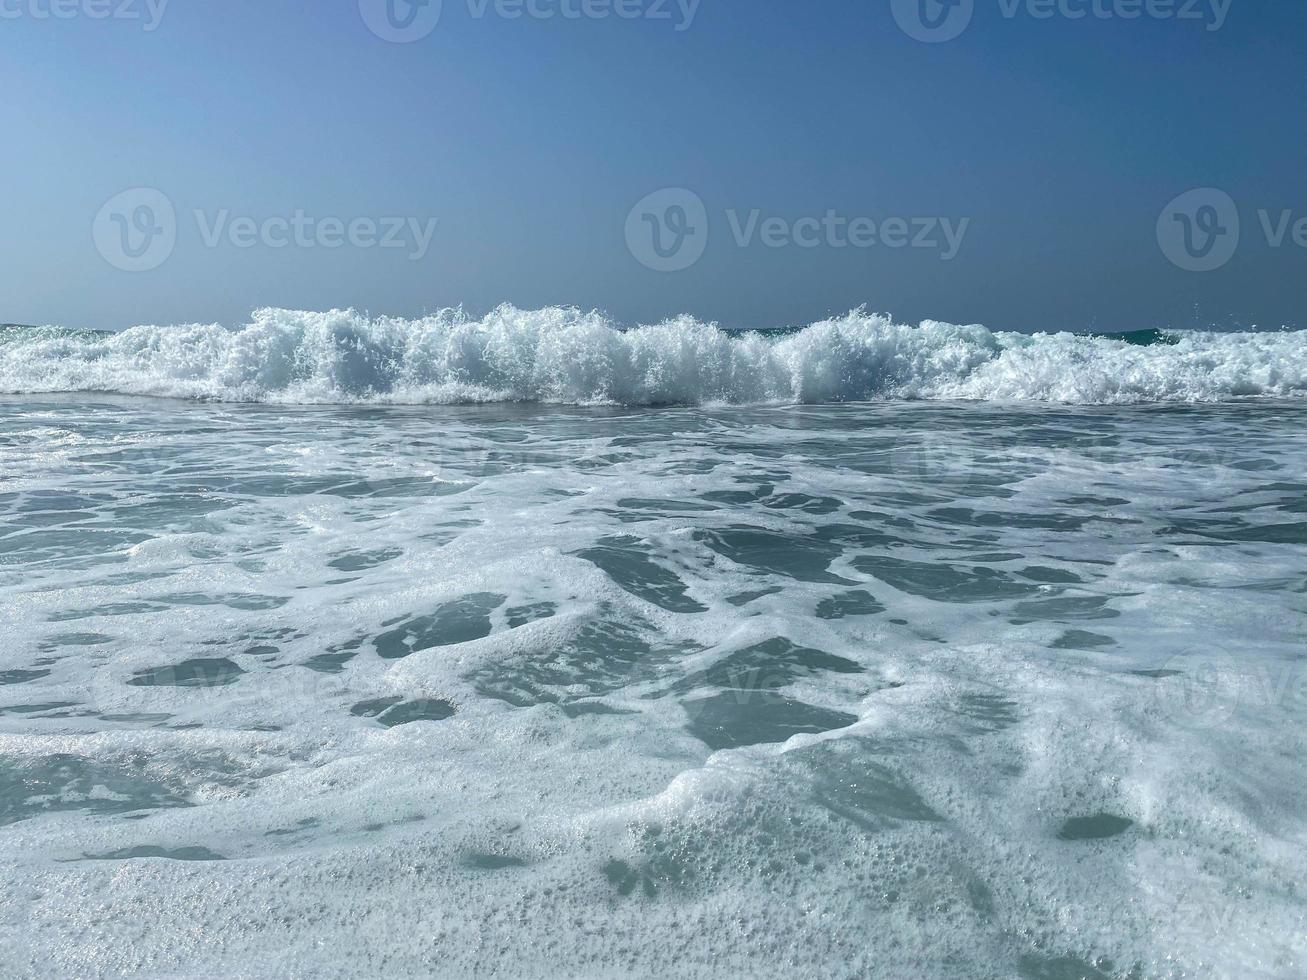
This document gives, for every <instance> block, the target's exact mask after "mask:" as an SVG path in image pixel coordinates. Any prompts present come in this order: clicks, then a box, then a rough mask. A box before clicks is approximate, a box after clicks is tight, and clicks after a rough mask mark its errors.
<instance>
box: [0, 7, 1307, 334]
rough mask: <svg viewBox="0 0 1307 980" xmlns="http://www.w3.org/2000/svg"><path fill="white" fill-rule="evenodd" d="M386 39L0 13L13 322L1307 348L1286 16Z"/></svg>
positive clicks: (1252, 13)
mask: <svg viewBox="0 0 1307 980" xmlns="http://www.w3.org/2000/svg"><path fill="white" fill-rule="evenodd" d="M386 2H387V0H221V2H214V0H207V2H201V0H170V2H167V3H166V4H165V5H164V6H163V8H162V10H160V9H159V4H160V3H161V0H149V2H147V0H0V44H2V45H3V57H0V86H2V89H0V90H2V91H3V93H4V95H3V98H0V133H3V136H4V139H3V143H2V144H0V147H2V149H0V161H3V162H2V163H0V175H2V176H3V192H2V194H0V227H2V228H3V237H2V239H0V321H14V322H26V323H59V324H64V325H69V326H86V327H98V328H116V327H123V326H128V325H131V324H134V323H171V322H195V321H199V322H214V321H217V322H222V323H228V324H240V323H243V322H245V320H246V318H247V316H248V314H249V312H250V311H251V310H252V309H254V308H256V307H260V306H285V307H295V308H305V309H326V308H331V307H347V306H352V307H355V308H357V309H360V310H367V311H370V312H372V313H389V314H399V315H406V316H407V315H415V314H420V313H422V312H424V311H431V310H435V309H438V308H441V307H445V306H453V305H459V304H463V305H464V306H465V307H466V308H467V309H468V310H469V311H471V312H476V313H480V312H484V311H485V310H487V309H489V308H491V307H493V306H495V305H497V304H499V303H501V302H511V303H514V304H516V305H518V306H521V307H538V306H544V305H549V304H563V305H575V306H580V307H583V308H586V309H590V308H598V309H601V310H605V311H607V312H608V313H609V314H611V315H612V316H613V317H614V318H615V319H617V320H619V321H621V322H624V323H632V322H649V321H656V320H659V319H662V318H664V317H667V316H672V315H676V314H679V313H690V314H694V315H696V316H698V317H701V318H704V319H709V320H715V321H718V322H720V323H721V324H722V325H723V326H728V327H753V326H757V327H768V326H779V325H785V324H798V323H807V322H810V321H812V320H816V319H820V318H823V317H825V316H827V315H829V314H832V313H835V314H838V313H843V312H846V311H848V310H849V309H851V308H853V307H857V306H861V305H864V304H865V305H866V306H868V307H869V308H870V309H872V310H874V311H881V312H889V313H891V314H893V315H894V316H895V317H897V318H900V319H904V320H908V321H912V322H915V321H916V320H919V319H922V318H933V319H941V320H951V321H956V322H964V323H972V322H981V323H985V324H987V325H989V326H990V327H992V328H995V329H1017V330H1040V329H1064V328H1066V329H1090V328H1096V329H1133V328H1139V327H1148V326H1182V327H1188V326H1208V325H1212V324H1217V325H1220V326H1222V327H1229V326H1247V325H1252V324H1257V325H1260V326H1262V327H1278V326H1281V325H1284V324H1289V325H1296V326H1303V327H1307V316H1304V300H1305V299H1307V286H1305V285H1304V284H1305V283H1307V247H1304V246H1307V225H1304V226H1302V229H1301V230H1302V231H1303V232H1304V234H1303V235H1301V236H1300V242H1301V243H1296V242H1295V240H1294V238H1295V236H1294V231H1293V224H1292V222H1293V221H1297V220H1300V219H1304V218H1307V153H1305V151H1307V71H1305V70H1304V63H1305V62H1307V57H1305V56H1307V4H1304V3H1301V2H1298V0H1291V2H1290V0H1197V2H1195V0H953V2H954V3H959V4H960V5H959V6H957V7H955V8H950V7H947V6H941V4H940V3H939V0H905V2H902V3H900V2H899V0H893V2H891V0H788V2H781V0H700V2H698V3H697V5H693V0H667V2H666V3H664V2H663V0H532V3H533V5H534V15H533V14H532V13H530V12H528V11H526V9H525V8H524V7H523V6H522V5H521V4H519V3H515V2H513V0H498V2H494V0H491V2H488V3H487V2H486V0H444V2H443V5H440V7H439V14H440V16H439V20H438V22H434V21H432V20H431V19H430V18H431V17H432V15H433V13H434V11H435V8H434V7H432V6H427V7H410V6H409V5H408V3H407V0H389V2H390V3H391V4H392V6H391V8H389V9H388V10H387V9H386ZM52 4H53V6H54V8H57V11H58V12H59V13H61V14H62V16H58V17H56V16H54V15H53V13H54V12H55V11H53V10H52ZM360 4H362V8H363V9H361V8H360ZM968 4H973V5H974V6H973V7H972V9H968ZM691 6H693V9H690V8H691ZM517 11H521V16H517V17H513V16H511V15H512V14H513V13H514V12H517ZM619 11H620V12H621V13H622V14H625V15H626V16H618V12H619ZM105 12H108V13H110V14H113V15H114V16H109V17H100V16H97V15H98V14H101V13H105ZM605 12H606V13H607V16H599V14H601V13H605ZM1050 12H1051V13H1050ZM550 13H553V14H554V16H552V17H545V16H543V15H545V14H550ZM1078 13H1084V14H1085V16H1082V17H1077V16H1075V15H1076V14H1078ZM364 14H366V15H367V16H366V17H365V16H364ZM564 14H568V15H572V14H577V15H579V16H564ZM132 15H135V16H132ZM896 15H897V16H896ZM1132 15H1135V16H1132ZM923 16H924V18H925V19H924V20H923V19H921V18H922V17H923ZM913 17H916V18H917V20H916V21H913V20H912V18H913ZM968 17H969V20H968V19H967V18H968ZM424 18H425V19H424ZM949 18H954V19H953V20H949ZM369 21H370V22H371V23H372V24H373V25H374V26H377V25H379V29H378V30H377V31H374V30H372V29H370V28H369V26H368V23H369ZM901 22H902V23H906V24H907V25H908V29H906V30H905V29H904V27H902V26H900V23H901ZM935 23H939V24H941V25H942V26H941V27H938V28H935V29H934V34H933V35H930V36H932V37H934V38H936V39H937V38H938V37H940V36H941V32H943V33H953V32H955V31H958V32H959V33H958V34H957V36H956V37H954V38H953V39H951V40H947V41H932V42H925V41H922V40H918V39H916V38H914V37H913V36H912V34H913V33H922V32H926V33H927V34H929V32H930V30H931V27H930V25H932V24H935ZM914 24H915V25H916V27H915V28H914V26H913V25H914ZM1214 28H1215V29H1214ZM428 31H429V32H428ZM405 32H407V33H408V35H410V36H411V35H412V34H413V33H414V32H418V33H422V34H423V36H421V37H420V38H417V39H415V40H410V41H409V42H408V43H394V42H392V41H389V40H386V39H384V38H383V37H382V36H379V34H380V35H385V34H397V35H400V36H403V35H405ZM1209 187H1210V188H1215V189H1218V190H1219V191H1222V192H1224V193H1225V194H1228V195H1229V198H1228V200H1230V201H1232V202H1234V203H1233V206H1234V207H1235V208H1237V212H1236V214H1237V219H1238V221H1239V224H1240V237H1239V240H1238V247H1237V248H1235V249H1233V252H1232V254H1230V255H1228V256H1226V255H1219V254H1218V257H1217V260H1218V261H1219V262H1220V265H1219V267H1218V268H1215V269H1211V270H1209V271H1198V272H1195V271H1189V270H1186V269H1184V268H1181V267H1180V265H1181V264H1183V261H1182V262H1180V263H1177V262H1175V261H1172V260H1170V259H1168V256H1167V251H1166V248H1164V247H1163V245H1162V244H1159V234H1158V228H1159V226H1160V225H1163V224H1164V225H1166V226H1167V227H1169V228H1171V229H1172V230H1173V231H1176V230H1177V229H1182V227H1183V226H1182V224H1181V222H1182V221H1187V220H1190V219H1188V218H1184V217H1183V216H1181V215H1168V214H1165V209H1166V207H1167V205H1168V202H1171V201H1173V200H1174V199H1175V198H1177V197H1178V196H1179V195H1181V194H1183V193H1185V192H1187V191H1190V190H1192V189H1195V188H1209ZM134 188H149V189H152V190H153V191H155V192H157V193H158V195H162V197H163V198H164V199H166V201H167V202H168V204H170V205H171V206H172V208H173V209H174V213H175V219H174V220H173V221H172V222H171V226H170V227H169V228H168V229H166V230H167V231H168V232H170V235H169V234H160V233H162V232H164V231H165V229H164V228H163V226H162V225H160V224H159V221H160V220H164V219H166V218H167V216H166V215H163V216H162V217H161V216H160V215H159V214H156V213H155V212H154V211H150V212H146V213H141V212H140V211H139V205H140V200H141V199H140V198H139V196H138V197H135V198H133V197H130V196H129V197H127V198H124V199H120V200H119V202H118V203H117V204H112V203H111V202H112V200H113V199H114V198H115V197H116V196H118V195H120V194H121V192H124V191H128V190H130V189H134ZM663 188H683V189H686V190H688V191H691V192H693V196H692V197H690V198H686V197H684V195H681V196H679V197H671V198H669V197H666V196H664V197H662V198H654V199H652V200H653V201H654V203H653V204H652V205H650V206H649V209H645V210H644V211H640V210H637V213H635V214H634V215H632V214H631V212H632V208H633V207H634V206H635V205H636V204H637V202H639V201H641V200H642V199H643V198H645V197H646V196H647V195H649V194H651V193H653V192H656V191H659V190H660V189H663ZM158 200H159V198H158V197H151V198H148V199H147V203H148V202H157V201H158ZM684 200H689V201H691V202H693V201H700V202H702V206H703V213H702V214H699V213H697V212H695V211H694V210H693V208H692V207H691V208H690V209H689V210H688V211H687V210H684V209H678V207H677V205H678V203H679V202H681V201H684ZM1225 200H1227V199H1225V198H1220V199H1218V201H1217V206H1216V207H1215V208H1207V209H1205V210H1204V209H1203V208H1202V207H1197V208H1196V209H1195V210H1194V211H1193V214H1192V215H1191V218H1192V219H1193V220H1195V221H1197V222H1198V224H1197V226H1196V227H1197V228H1198V232H1197V233H1198V234H1200V235H1201V234H1211V233H1212V230H1213V229H1215V230H1216V231H1219V232H1228V231H1229V228H1228V226H1227V225H1226V223H1225V219H1226V218H1227V217H1228V211H1225V210H1223V206H1222V205H1221V203H1220V202H1221V201H1225ZM124 202H125V203H124ZM1201 203H1202V202H1201V200H1200V202H1199V204H1200V205H1201ZM106 204H110V206H109V207H108V210H107V211H106V209H105V206H106ZM197 211H198V212H200V213H199V215H198V216H197V214H196V212H197ZM1259 211H1265V212H1266V214H1267V218H1266V220H1264V219H1263V218H1262V216H1260V215H1259V213H1258V212H1259ZM1285 212H1288V216H1289V218H1290V222H1289V223H1287V224H1286V223H1285V222H1284V218H1285ZM297 216H298V217H297ZM628 217H631V221H630V222H628ZM1159 217H1160V218H1161V219H1162V220H1161V221H1159ZM152 218H153V219H154V220H150V219H152ZM389 218H398V219H402V223H403V226H402V229H395V228H393V227H391V224H392V223H389V222H386V221H385V220H383V219H389ZM333 219H335V221H336V222H339V226H336V225H334V224H333ZM432 219H434V220H435V222H436V224H435V227H434V231H433V232H432V233H431V234H430V238H429V241H428V240H427V239H426V237H425V236H426V234H427V232H430V231H431V226H430V224H429V222H430V221H431V220H432ZM895 219H901V222H902V223H901V224H900V223H899V222H898V221H896V220H895ZM964 219H965V222H966V223H965V224H963V221H964ZM1209 219H1211V220H1209ZM295 221H298V229H299V230H298V233H297V232H295V231H293V230H288V229H291V228H293V227H295V226H294V225H293V222H295ZM1268 221H1269V225H1270V228H1269V231H1270V232H1272V233H1274V232H1277V231H1283V235H1276V234H1268V230H1267V228H1266V227H1264V226H1265V225H1266V224H1267V222H1268ZM140 222H143V223H140ZM369 222H372V223H374V224H375V228H372V226H371V225H370V224H369ZM932 222H933V223H932ZM340 227H344V228H347V229H349V228H352V231H349V232H347V233H346V234H345V236H344V237H346V238H348V239H349V240H348V241H346V242H344V243H341V244H339V245H337V246H336V247H330V246H332V245H333V244H334V243H337V242H340V240H341V238H342V235H341V234H340ZM946 227H947V228H951V229H952V232H953V245H955V246H956V248H953V247H951V246H950V244H949V240H948V239H947V238H946V236H945V235H944V234H943V232H942V229H944V228H946ZM370 228H372V231H373V234H369V229H370ZM905 228H906V229H907V230H906V239H907V240H908V242H909V244H905V243H904V234H903V232H904V229H905ZM678 229H682V233H680V234H679V235H678V231H677V230H678ZM701 230H702V231H703V234H704V237H703V239H702V240H697V238H696V236H698V235H699V234H700V232H701ZM854 230H856V232H857V234H856V235H855V236H852V237H856V238H858V243H857V246H855V245H854V244H853V243H852V242H851V241H850V238H851V232H852V231H854ZM388 231H390V232H393V233H392V234H390V238H391V239H392V240H393V241H395V242H397V243H398V244H399V245H400V247H394V248H392V247H384V248H383V247H380V239H381V238H383V237H384V236H386V234H387V233H388ZM655 232H657V233H658V234H659V235H660V240H661V245H660V247H661V248H662V249H663V250H664V252H666V251H667V250H668V249H669V248H670V247H671V246H675V245H678V244H683V240H684V239H686V237H687V233H692V234H689V235H688V238H689V247H690V248H691V252H690V253H689V254H686V253H681V254H682V255H683V256H684V257H685V258H686V259H687V261H688V260H693V259H694V252H695V251H697V250H699V249H702V255H701V257H698V258H697V261H690V264H688V266H687V267H686V268H682V269H679V270H677V271H670V272H669V271H657V270H656V269H654V268H649V267H648V266H649V265H650V264H652V265H655V266H657V265H658V264H659V259H658V258H657V257H656V253H654V252H651V251H650V250H649V242H650V240H651V237H650V236H653V235H654V234H655ZM147 233H148V234H149V235H151V236H152V237H151V238H150V241H149V242H146V241H145V239H143V238H141V237H140V236H141V235H145V234H147ZM642 233H643V234H645V235H646V240H645V241H644V243H643V244H641V243H640V240H639V239H640V235H641V234H642ZM1177 233H1178V231H1177ZM115 235H121V236H123V237H122V238H121V242H122V247H123V248H132V249H133V250H135V249H136V248H137V247H138V246H139V247H140V248H144V247H145V245H150V247H152V248H154V249H155V252H154V253H150V254H146V255H145V257H144V259H143V260H141V262H140V263H139V264H144V265H152V266H153V267H151V268H148V269H146V270H145V271H126V270H124V268H122V266H124V265H127V266H130V265H131V264H132V262H133V261H135V260H134V259H132V258H131V257H130V255H128V257H127V258H126V259H124V254H125V253H123V252H121V251H120V252H119V253H118V254H116V255H115V254H114V248H115V246H114V244H113V241H114V236H115ZM632 235H634V239H633V238H632ZM170 237H171V239H173V240H175V241H169V239H170ZM1163 237H1165V236H1163ZM914 239H915V240H919V247H912V245H911V244H910V242H911V241H912V240H914ZM633 241H634V244H632V243H633ZM1195 241H1198V246H1197V251H1196V252H1195V253H1194V254H1199V253H1203V254H1206V253H1205V252H1204V250H1203V249H1202V247H1201V246H1202V244H1203V243H1202V241H1199V240H1197V239H1196V240H1195ZM1226 241H1230V239H1229V238H1228V236H1227V238H1226ZM1277 241H1278V245H1277V244H1276V242H1277ZM160 242H162V243H163V244H162V245H161V244H159V243H160ZM133 243H135V244H133ZM151 243H153V244H151ZM161 248H162V249H163V252H159V251H158V250H159V249H161ZM949 252H952V253H954V254H952V255H951V257H946V255H947V253H949ZM1219 252H1220V249H1218V253H1219ZM106 253H108V254H107V256H106ZM160 255H164V256H165V257H164V258H163V259H162V260H161V261H160V262H159V263H158V264H154V260H155V259H158V258H159V257H160ZM642 259H643V260H644V261H642ZM671 264H673V265H679V264H681V263H680V262H679V261H677V256H676V255H673V258H672V261H671Z"/></svg>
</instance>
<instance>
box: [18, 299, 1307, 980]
mask: <svg viewBox="0 0 1307 980" xmlns="http://www.w3.org/2000/svg"><path fill="white" fill-rule="evenodd" d="M1304 395H1307V333H1300V332H1248V333H1207V332H1164V331H1163V332H1146V333H1143V334H1137V335H1130V336H1126V337H1111V336H1102V335H1100V336H1080V335H1072V334H1066V333H1060V334H1038V335H1022V334H1007V333H995V332H991V331H989V330H986V329H985V328H983V327H979V326H958V325H950V324H943V323H933V322H928V323H925V324H921V325H919V326H906V325H902V324H895V323H893V322H892V321H891V320H889V319H888V318H885V317H879V316H873V315H869V314H867V313H864V312H861V311H858V312H854V313H851V314H849V315H848V316H846V317H842V318H838V319H834V320H830V321H827V322H824V323H820V324H814V325H812V326H809V327H806V328H803V329H801V330H794V331H781V332H772V333H744V334H741V333H729V332H726V331H722V330H719V329H717V328H715V327H713V326H712V325H709V324H703V323H699V322H696V321H694V320H691V319H688V318H685V319H681V320H675V321H670V322H668V323H665V324H660V325H654V326H646V327H639V328H634V329H626V330H623V329H619V328H617V327H616V326H614V324H612V323H611V322H609V321H608V320H606V319H605V318H604V317H603V316H601V315H599V314H590V313H582V312H579V311H575V310H565V309H546V310H538V311H524V310H517V309H514V308H511V307H504V308H501V309H499V310H496V311H494V312H492V313H491V314H489V315H488V316H486V317H484V318H474V317H469V316H465V315H463V314H461V313H458V312H452V313H448V312H447V313H442V314H438V315H435V316H432V317H429V318H426V319H422V320H413V321H408V320H399V319H388V318H369V317H366V316H362V315H359V314H355V313H343V312H334V313H322V314H319V313H304V312H292V311H284V310H262V311H259V312H257V313H256V314H254V316H253V318H252V320H251V322H250V323H249V324H247V325H245V326H243V327H241V328H239V329H226V328H223V327H219V326H167V327H137V328H133V329H131V330H127V331H124V332H121V333H117V334H107V333H93V332H87V331H76V330H66V329H59V328H6V329H4V330H0V862H3V867H4V883H5V892H6V900H5V902H4V903H3V905H0V974H3V975H6V976H20V975H21V976H29V975H30V976H58V977H65V976H101V975H121V974H125V973H130V974H133V975H138V976H147V977H173V976H219V975H221V976H241V977H280V976H341V977H345V976H364V977H373V976H390V977H409V976H431V975H441V976H473V975H488V974H492V973H499V974H505V975H510V976H524V975H549V976H614V975H637V976H650V977H652V976H693V977H698V976H704V975H709V974H714V975H731V976H847V977H854V976H872V977H891V978H900V977H914V976H931V977H966V978H971V977H983V978H989V977H1020V978H1026V980H1074V978H1084V977H1088V978H1107V977H1112V978H1115V977H1123V978H1124V977H1130V978H1153V977H1237V978H1257V977H1268V978H1270V977H1274V978H1280V977H1292V976H1301V975H1303V973H1304V972H1305V971H1307V959H1305V958H1307V903H1305V902H1304V898H1305V897H1307V896H1304V894H1303V889H1304V885H1303V882H1304V881H1305V880H1307V847H1305V846H1304V845H1307V780H1304V778H1303V772H1304V770H1303V759H1304V752H1305V750H1307V744H1305V743H1307V737H1305V736H1307V729H1305V727H1304V721H1307V660H1305V658H1304V654H1305V653H1307V647H1305V645H1304V637H1305V636H1307V629H1305V627H1307V560H1305V557H1307V552H1305V551H1304V547H1303V546H1304V545H1305V544H1307V469H1305V463H1307V400H1304V399H1303V396H1304Z"/></svg>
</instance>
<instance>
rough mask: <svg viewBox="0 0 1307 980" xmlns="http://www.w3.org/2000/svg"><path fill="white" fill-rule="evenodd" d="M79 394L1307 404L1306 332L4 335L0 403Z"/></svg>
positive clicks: (828, 324)
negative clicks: (1276, 400)
mask: <svg viewBox="0 0 1307 980" xmlns="http://www.w3.org/2000/svg"><path fill="white" fill-rule="evenodd" d="M77 391H102V392H116V393H121V394H134V395H155V396H164V397H177V398H202V399H210V400H216V401H230V402H267V403H282V404H333V403H375V404H450V403H461V402H497V401H521V402H553V403H561V404H603V403H615V404H624V405H655V404H688V405H701V404H712V403H731V404H761V403H790V402H806V403H819V402H831V401H863V400H870V399H878V398H918V399H970V400H996V401H999V400H1001V401H1035V402H1063V403H1074V404H1100V403H1101V404H1128V403H1136V402H1208V401H1222V400H1226V399H1231V398H1239V397H1247V396H1264V397H1292V396H1301V395H1303V394H1304V393H1307V331H1297V332H1288V331H1281V332H1268V333H1214V332H1194V331H1185V332H1178V333H1175V334H1172V335H1169V336H1167V337H1166V338H1165V339H1164V340H1163V341H1161V342H1157V343H1153V344H1149V345H1147V346H1142V345H1137V344H1131V343H1127V342H1125V341H1123V340H1119V339H1113V338H1107V337H1101V336H1095V337H1088V336H1080V335H1075V334H1069V333H1056V334H1046V333H1041V334H1034V335H1025V334H1017V333H999V332H992V331H990V330H987V329H986V328H985V327H982V326H978V325H971V326H960V325H956V324H949V323H940V322H936V321H932V320H927V321H925V322H923V323H921V324H920V325H919V326H908V325H904V324H897V323H894V322H893V321H891V320H890V319H888V318H886V317H883V316H878V315H872V314H868V313H866V312H864V311H860V310H859V311H854V312H851V313H849V314H848V315H846V316H844V317H840V318H838V319H832V320H826V321H823V322H821V323H815V324H812V325H811V326H808V327H806V328H804V329H802V330H797V331H794V332H790V333H785V334H779V335H778V334H772V335H763V334H759V333H733V332H727V331H724V330H721V329H719V328H718V327H716V326H715V325H713V324H708V323H703V322H700V321H698V320H695V319H693V318H691V317H680V318H678V319H674V320H668V321H666V322H664V323H660V324H656V325H646V326H639V327H634V328H631V329H625V330H624V329H619V328H618V327H617V326H616V325H615V324H614V323H613V322H612V321H611V320H609V319H608V318H606V317H605V316H603V315H602V314H599V313H583V312H581V311H579V310H576V309H566V308H560V307H549V308H546V309H541V310H534V311H529V310H519V309H516V308H514V307H511V306H502V307H499V308H498V309H496V310H494V311H493V312H491V313H489V314H488V315H486V316H485V317H483V318H481V319H475V318H472V317H468V316H466V315H464V314H463V313H462V312H461V311H451V310H447V311H444V312H441V313H438V314H435V315H433V316H429V317H425V318H422V319H417V320H404V319H398V318H390V317H378V318H369V317H367V316H364V315H362V314H359V313H356V312H354V311H340V310H334V311H331V312H327V313H313V312H302V311H292V310H277V309H263V310H258V311H256V312H255V313H254V315H253V317H252V320H251V322H250V323H248V324H246V325H245V326H242V327H240V328H237V329H228V328H226V327H223V326H219V325H217V324H210V325H181V326H163V327H161V326H139V327H133V328H131V329H129V330H124V331H122V332H120V333H89V332H84V331H83V332H76V331H69V330H63V329H58V328H41V329H18V330H10V331H8V332H7V333H0V393H7V394H17V393H48V392H77Z"/></svg>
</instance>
